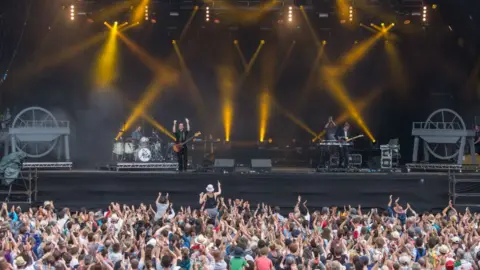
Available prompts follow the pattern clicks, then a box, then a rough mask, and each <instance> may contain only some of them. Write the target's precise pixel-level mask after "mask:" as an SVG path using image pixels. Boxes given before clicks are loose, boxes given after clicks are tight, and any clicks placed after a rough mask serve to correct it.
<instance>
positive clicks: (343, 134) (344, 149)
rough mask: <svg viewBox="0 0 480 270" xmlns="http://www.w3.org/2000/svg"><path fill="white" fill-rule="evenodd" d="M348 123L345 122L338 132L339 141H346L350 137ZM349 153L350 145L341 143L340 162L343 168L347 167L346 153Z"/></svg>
mask: <svg viewBox="0 0 480 270" xmlns="http://www.w3.org/2000/svg"><path fill="white" fill-rule="evenodd" d="M350 138H351V137H350V124H349V123H348V122H345V124H344V125H343V128H342V129H341V130H340V132H339V134H338V140H339V141H341V142H348V141H349V139H350ZM349 154H350V147H349V146H348V145H343V146H341V147H340V164H343V166H344V167H345V168H348V165H349V164H348V162H349V160H348V155H349Z"/></svg>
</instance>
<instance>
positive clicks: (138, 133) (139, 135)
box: [132, 126, 143, 142]
mask: <svg viewBox="0 0 480 270" xmlns="http://www.w3.org/2000/svg"><path fill="white" fill-rule="evenodd" d="M142 137H143V135H142V127H141V126H138V127H137V128H136V129H135V130H134V131H133V132H132V139H133V140H134V141H136V142H139V141H140V139H141V138H142Z"/></svg>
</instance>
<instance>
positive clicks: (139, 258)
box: [0, 183, 480, 270]
mask: <svg viewBox="0 0 480 270" xmlns="http://www.w3.org/2000/svg"><path fill="white" fill-rule="evenodd" d="M176 209H177V211H175V210H174V207H173V203H172V201H171V200H170V197H169V195H168V194H161V193H160V194H159V195H158V198H157V200H156V203H155V206H154V207H152V206H147V205H143V204H142V205H140V206H138V207H135V206H127V205H124V206H121V205H119V204H117V203H111V204H110V205H109V206H108V209H105V210H103V211H98V212H88V211H86V210H82V211H79V212H73V211H70V210H69V209H56V208H55V207H54V204H53V202H45V203H44V204H43V206H42V207H38V208H30V209H28V211H22V209H21V208H16V207H13V206H12V207H11V208H10V207H9V206H7V204H5V203H4V204H3V205H2V209H1V212H0V234H1V239H2V246H1V251H0V252H1V256H0V270H3V269H35V270H50V269H56V270H64V269H80V270H83V269H92V270H103V269H115V270H117V269H122V270H123V269H126V270H136V269H142V270H143V269H145V270H146V269H149V270H150V269H156V270H176V269H194V270H226V269H229V270H254V269H255V270H274V269H275V270H281V269H285V270H296V269H313V270H314V269H332V270H337V269H438V270H443V269H447V270H450V269H465V270H468V269H480V268H479V267H480V263H479V260H480V236H479V235H478V232H479V228H478V223H479V216H478V215H477V213H475V214H473V213H471V212H470V211H469V209H466V210H465V212H463V213H460V212H457V211H456V210H455V208H454V207H453V206H452V204H451V203H450V204H449V205H448V206H447V207H446V208H445V210H443V212H441V213H437V214H433V213H417V212H415V211H414V210H413V208H412V207H411V206H410V205H409V204H406V205H405V207H403V206H402V205H401V204H400V201H399V199H396V200H395V201H393V199H392V196H390V200H389V202H388V203H387V204H386V205H385V210H384V211H380V210H377V209H370V210H369V211H367V210H366V209H362V208H361V206H358V207H355V208H353V207H350V206H348V207H344V208H343V209H339V208H337V207H331V208H327V207H324V208H323V209H320V210H317V211H311V210H309V208H308V206H307V202H306V201H302V198H301V197H300V196H299V197H298V201H297V203H296V205H295V206H294V210H293V212H291V213H290V214H288V216H282V215H281V214H280V209H279V208H278V207H271V206H268V205H266V204H263V203H262V204H257V205H250V203H249V202H248V201H243V200H239V199H236V200H231V199H224V198H223V197H221V185H220V183H219V184H218V189H217V191H215V190H214V187H213V186H212V185H209V186H208V187H207V188H206V192H205V193H201V194H200V196H199V206H198V207H194V208H190V207H180V208H176Z"/></svg>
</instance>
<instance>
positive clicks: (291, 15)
mask: <svg viewBox="0 0 480 270" xmlns="http://www.w3.org/2000/svg"><path fill="white" fill-rule="evenodd" d="M292 21H293V7H292V6H289V7H288V22H292Z"/></svg>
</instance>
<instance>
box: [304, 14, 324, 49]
mask: <svg viewBox="0 0 480 270" xmlns="http://www.w3.org/2000/svg"><path fill="white" fill-rule="evenodd" d="M300 12H301V13H302V15H303V18H304V19H305V22H306V23H307V27H308V29H309V30H310V34H311V35H312V38H313V40H314V41H315V44H316V45H319V44H320V40H319V39H318V36H317V32H316V31H315V29H313V26H312V23H311V22H310V19H309V18H308V15H307V13H306V12H305V9H304V8H303V6H300Z"/></svg>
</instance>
